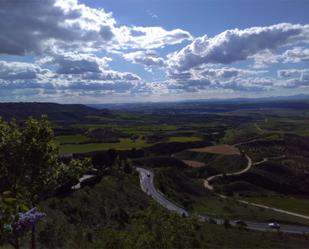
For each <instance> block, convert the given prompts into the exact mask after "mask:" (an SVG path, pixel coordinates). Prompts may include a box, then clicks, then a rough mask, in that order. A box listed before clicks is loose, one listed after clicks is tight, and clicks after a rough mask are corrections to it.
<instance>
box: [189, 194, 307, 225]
mask: <svg viewBox="0 0 309 249" xmlns="http://www.w3.org/2000/svg"><path fill="white" fill-rule="evenodd" d="M193 211H194V212H196V213H199V214H203V213H204V214H208V215H210V216H212V217H225V218H227V219H243V220H248V221H259V222H268V221H271V220H276V221H278V222H280V223H281V222H282V223H300V224H305V225H309V220H306V219H302V218H298V217H294V216H290V215H287V214H281V213H277V212H274V211H271V210H265V209H262V208H258V207H253V206H250V205H246V204H243V203H239V202H237V201H236V200H234V199H232V198H230V199H227V200H225V199H221V198H219V197H208V198H199V199H196V201H195V202H194V205H193Z"/></svg>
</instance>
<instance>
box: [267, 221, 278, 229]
mask: <svg viewBox="0 0 309 249" xmlns="http://www.w3.org/2000/svg"><path fill="white" fill-rule="evenodd" d="M268 226H269V227H270V228H274V229H280V225H279V224H278V223H276V222H271V223H268Z"/></svg>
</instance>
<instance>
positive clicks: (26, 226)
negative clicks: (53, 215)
mask: <svg viewBox="0 0 309 249" xmlns="http://www.w3.org/2000/svg"><path fill="white" fill-rule="evenodd" d="M45 216H46V214H45V213H41V212H39V211H38V210H37V208H32V209H30V210H29V211H28V212H26V213H20V214H19V218H18V220H17V222H16V223H15V224H14V229H15V232H16V233H17V234H19V235H21V234H24V233H25V232H27V231H30V230H31V229H32V228H33V227H34V226H35V225H36V223H37V222H38V221H40V220H42V219H43V218H44V217H45Z"/></svg>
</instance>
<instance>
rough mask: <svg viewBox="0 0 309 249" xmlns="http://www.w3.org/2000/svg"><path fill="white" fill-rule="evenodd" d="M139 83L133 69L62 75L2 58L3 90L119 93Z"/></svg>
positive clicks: (0, 69) (33, 65)
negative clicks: (128, 70)
mask: <svg viewBox="0 0 309 249" xmlns="http://www.w3.org/2000/svg"><path fill="white" fill-rule="evenodd" d="M138 84H141V78H140V77H139V76H138V75H136V74H133V73H129V72H118V71H113V70H110V69H104V70H102V68H101V69H100V71H98V72H97V71H93V72H92V71H87V72H84V71H83V70H81V71H78V73H77V72H75V73H70V74H67V73H66V72H65V73H63V74H59V73H55V72H52V71H50V70H49V69H44V68H41V67H40V65H36V64H32V63H21V62H5V61H0V88H1V90H3V89H6V90H8V89H20V90H22V89H23V90H27V89H28V90H29V89H42V90H43V89H44V90H53V91H58V90H70V91H73V92H76V91H79V92H80V91H82V92H84V93H86V92H89V91H93V90H99V91H101V92H102V91H114V92H115V93H119V92H123V91H129V90H130V89H133V88H134V87H136V86H137V85H138Z"/></svg>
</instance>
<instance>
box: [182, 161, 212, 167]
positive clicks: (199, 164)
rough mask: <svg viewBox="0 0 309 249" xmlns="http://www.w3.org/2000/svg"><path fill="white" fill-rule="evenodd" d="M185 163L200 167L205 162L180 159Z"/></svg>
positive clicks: (203, 165)
mask: <svg viewBox="0 0 309 249" xmlns="http://www.w3.org/2000/svg"><path fill="white" fill-rule="evenodd" d="M182 161H183V162H184V163H185V164H186V165H188V166H189V167H192V168H202V167H205V166H206V164H205V163H202V162H198V161H191V160H182Z"/></svg>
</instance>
